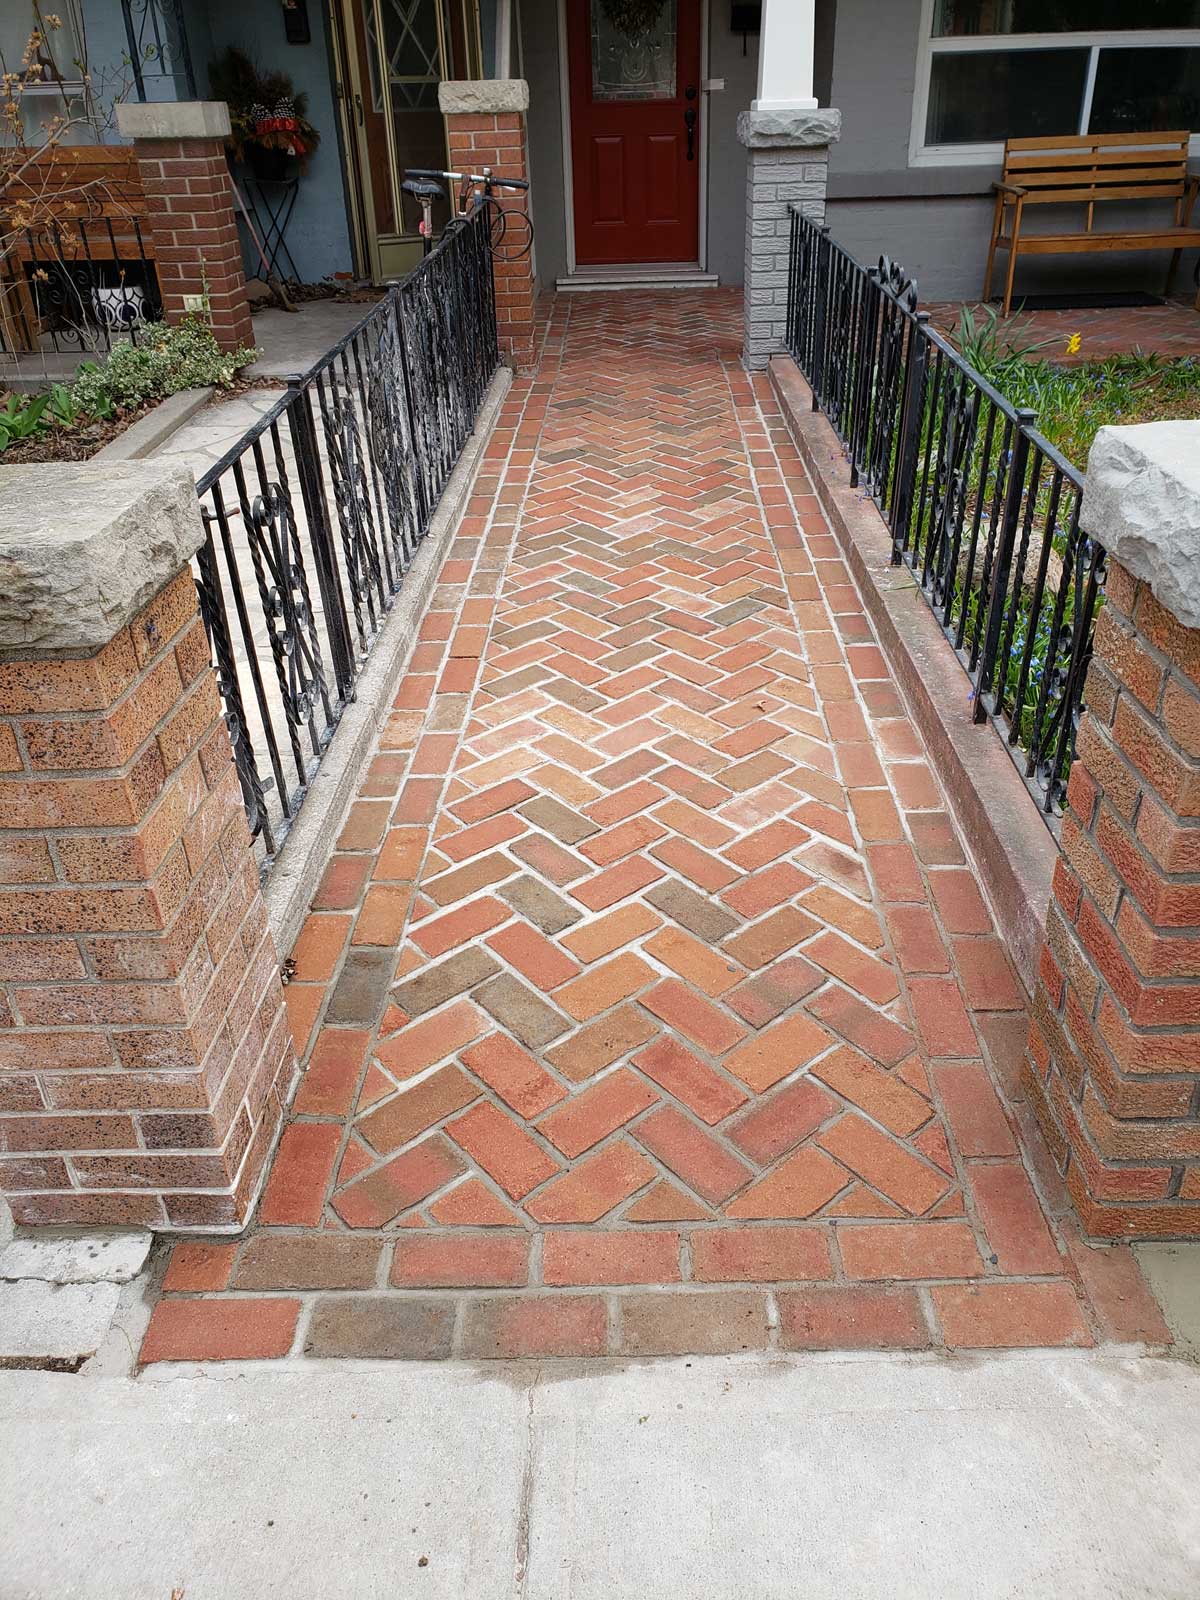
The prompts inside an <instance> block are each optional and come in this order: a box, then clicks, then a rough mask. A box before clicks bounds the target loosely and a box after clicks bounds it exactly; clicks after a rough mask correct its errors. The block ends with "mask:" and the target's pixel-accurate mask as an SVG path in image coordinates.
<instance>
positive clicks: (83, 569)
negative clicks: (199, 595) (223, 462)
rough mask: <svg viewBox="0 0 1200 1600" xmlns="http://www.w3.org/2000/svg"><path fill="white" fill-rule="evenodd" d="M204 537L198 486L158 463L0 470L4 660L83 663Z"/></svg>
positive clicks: (0, 643) (178, 469)
mask: <svg viewBox="0 0 1200 1600" xmlns="http://www.w3.org/2000/svg"><path fill="white" fill-rule="evenodd" d="M203 539H204V526H203V524H202V522H201V520H200V506H199V503H198V501H197V499H196V484H195V481H194V480H193V478H192V475H191V473H190V472H189V471H188V470H187V468H186V467H183V466H179V465H178V464H176V465H173V466H171V465H167V464H166V463H165V462H160V461H124V462H121V463H119V464H117V465H113V466H104V467H102V466H98V465H96V464H95V463H91V462H86V461H81V462H69V463H62V462H55V463H53V464H52V465H46V466H33V467H28V466H27V467H21V466H17V467H5V468H4V469H3V470H2V471H0V656H4V655H9V656H40V655H62V656H86V655H94V654H95V652H96V651H97V650H101V649H103V647H104V646H105V645H106V644H107V643H108V642H109V640H110V639H112V638H113V636H114V635H115V634H117V633H119V632H120V630H121V629H122V628H123V627H124V626H125V624H126V623H127V622H129V621H130V620H131V618H133V617H135V616H136V615H137V613H138V612H139V611H140V610H141V609H142V607H143V606H146V605H148V604H149V603H150V601H151V600H153V598H154V596H155V595H156V594H158V592H159V591H160V590H161V589H162V588H164V587H165V585H166V584H168V583H169V582H170V581H171V579H172V578H173V577H174V576H175V575H176V573H178V572H180V571H181V570H182V569H183V567H185V566H186V565H187V562H188V561H189V559H190V558H191V556H192V555H193V554H194V553H195V551H196V550H197V549H199V547H200V544H201V543H202V541H203Z"/></svg>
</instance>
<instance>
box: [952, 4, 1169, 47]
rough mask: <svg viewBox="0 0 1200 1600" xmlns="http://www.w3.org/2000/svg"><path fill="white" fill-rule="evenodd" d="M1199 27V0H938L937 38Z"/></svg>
mask: <svg viewBox="0 0 1200 1600" xmlns="http://www.w3.org/2000/svg"><path fill="white" fill-rule="evenodd" d="M1120 28H1136V29H1142V28H1200V0H935V4H934V8H933V36H934V38H935V39H947V38H955V37H961V36H962V35H965V34H973V33H982V34H987V33H1100V32H1107V31H1111V30H1114V29H1120Z"/></svg>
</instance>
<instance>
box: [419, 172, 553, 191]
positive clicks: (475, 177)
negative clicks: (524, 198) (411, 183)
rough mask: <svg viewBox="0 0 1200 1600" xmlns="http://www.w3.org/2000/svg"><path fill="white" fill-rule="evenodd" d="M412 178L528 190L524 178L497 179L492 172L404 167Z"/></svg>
mask: <svg viewBox="0 0 1200 1600" xmlns="http://www.w3.org/2000/svg"><path fill="white" fill-rule="evenodd" d="M404 171H405V174H406V175H407V176H409V177H413V178H447V179H449V181H450V182H451V183H485V184H486V183H490V184H493V185H494V186H495V187H496V188H498V189H528V188H529V184H528V182H527V180H526V179H524V178H499V177H497V176H496V174H495V173H494V172H447V171H445V170H444V169H441V168H438V167H405V169H404Z"/></svg>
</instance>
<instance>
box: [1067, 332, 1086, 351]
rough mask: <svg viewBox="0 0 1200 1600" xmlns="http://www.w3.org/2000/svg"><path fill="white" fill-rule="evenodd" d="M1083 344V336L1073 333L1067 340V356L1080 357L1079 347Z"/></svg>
mask: <svg viewBox="0 0 1200 1600" xmlns="http://www.w3.org/2000/svg"><path fill="white" fill-rule="evenodd" d="M1082 343H1083V336H1082V334H1078V333H1073V334H1072V335H1071V336H1070V338H1069V339H1068V340H1067V354H1068V355H1069V356H1074V355H1078V354H1079V346H1080V345H1081V344H1082Z"/></svg>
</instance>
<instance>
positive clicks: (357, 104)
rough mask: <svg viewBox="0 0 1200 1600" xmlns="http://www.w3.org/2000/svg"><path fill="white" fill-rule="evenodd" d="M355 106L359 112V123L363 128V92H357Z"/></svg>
mask: <svg viewBox="0 0 1200 1600" xmlns="http://www.w3.org/2000/svg"><path fill="white" fill-rule="evenodd" d="M354 107H355V110H356V111H357V112H358V125H359V127H360V128H361V127H362V125H363V103H362V95H361V94H357V93H356V94H355V96H354Z"/></svg>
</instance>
